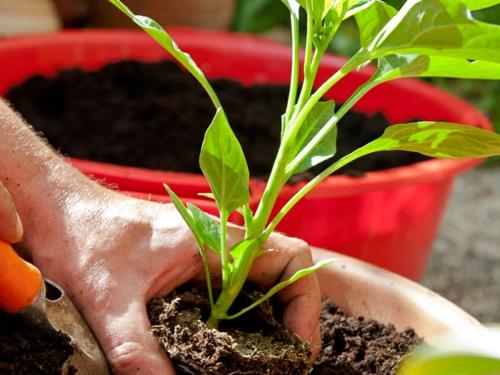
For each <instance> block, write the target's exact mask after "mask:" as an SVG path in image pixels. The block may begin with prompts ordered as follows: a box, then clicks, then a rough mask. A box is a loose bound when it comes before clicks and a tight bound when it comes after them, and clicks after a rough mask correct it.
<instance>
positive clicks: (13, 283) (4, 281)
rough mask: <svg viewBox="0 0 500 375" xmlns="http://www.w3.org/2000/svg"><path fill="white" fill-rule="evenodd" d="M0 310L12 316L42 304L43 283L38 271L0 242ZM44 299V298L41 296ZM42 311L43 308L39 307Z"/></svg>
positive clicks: (4, 243)
mask: <svg viewBox="0 0 500 375" xmlns="http://www.w3.org/2000/svg"><path fill="white" fill-rule="evenodd" d="M0 270H1V273H0V309H1V310H3V311H5V312H8V313H11V314H14V313H19V312H21V311H22V310H23V309H25V308H26V307H28V306H30V305H32V304H37V303H43V298H42V296H41V294H44V292H45V291H44V288H43V286H44V283H43V279H42V275H41V273H40V271H39V270H38V269H37V268H36V267H35V266H33V265H31V264H30V263H28V262H26V261H25V260H23V259H22V258H21V257H19V256H18V255H17V253H16V252H15V251H14V249H13V248H12V247H11V246H10V245H9V244H8V243H6V242H4V241H1V240H0ZM43 297H45V296H43ZM40 308H41V309H42V310H43V307H42V306H40Z"/></svg>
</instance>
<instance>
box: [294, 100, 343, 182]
mask: <svg viewBox="0 0 500 375" xmlns="http://www.w3.org/2000/svg"><path fill="white" fill-rule="evenodd" d="M334 115H335V103H334V102H333V101H327V102H318V103H317V104H316V105H315V106H314V108H313V109H312V110H311V112H309V115H308V116H307V117H306V119H305V120H304V123H303V124H302V125H301V127H300V129H299V130H298V131H297V135H296V136H295V142H294V143H293V146H292V150H291V152H290V158H289V160H290V162H291V161H293V159H294V158H295V157H296V156H297V155H298V154H299V153H300V152H301V151H302V150H303V149H304V147H305V146H306V145H307V144H308V143H309V142H310V141H311V139H313V137H314V136H315V135H316V134H317V133H318V132H319V131H320V129H321V128H323V126H324V125H325V124H326V123H327V122H328V120H330V119H331V118H332V117H333V116H334ZM336 142H337V127H336V126H334V127H333V128H332V130H330V131H329V132H328V134H327V135H326V136H325V137H324V138H323V140H322V141H321V142H320V143H319V144H318V145H317V146H316V147H315V148H314V149H313V150H312V151H311V152H309V153H308V154H307V155H306V156H305V158H304V159H303V160H302V162H301V163H300V164H299V165H298V166H297V167H296V168H295V169H294V171H293V173H301V172H304V171H306V170H308V169H309V168H311V167H313V166H315V165H317V164H319V163H321V162H322V161H325V160H327V159H329V158H331V157H332V156H334V155H335V153H336V151H337V146H336Z"/></svg>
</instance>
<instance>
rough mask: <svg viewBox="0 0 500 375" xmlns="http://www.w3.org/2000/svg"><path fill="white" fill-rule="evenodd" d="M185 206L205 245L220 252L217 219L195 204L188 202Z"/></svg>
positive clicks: (219, 233)
mask: <svg viewBox="0 0 500 375" xmlns="http://www.w3.org/2000/svg"><path fill="white" fill-rule="evenodd" d="M187 206H188V210H189V211H190V212H191V216H192V217H193V220H194V222H195V223H196V226H197V228H198V234H199V235H200V237H201V238H202V239H203V242H204V243H205V245H207V246H208V248H209V249H211V250H213V251H215V252H216V253H219V254H220V252H221V248H220V237H221V231H220V224H219V223H218V222H217V220H215V219H214V218H213V217H211V216H210V215H208V214H207V213H205V212H203V211H202V210H200V209H199V208H198V207H196V206H195V205H193V204H191V203H188V205H187Z"/></svg>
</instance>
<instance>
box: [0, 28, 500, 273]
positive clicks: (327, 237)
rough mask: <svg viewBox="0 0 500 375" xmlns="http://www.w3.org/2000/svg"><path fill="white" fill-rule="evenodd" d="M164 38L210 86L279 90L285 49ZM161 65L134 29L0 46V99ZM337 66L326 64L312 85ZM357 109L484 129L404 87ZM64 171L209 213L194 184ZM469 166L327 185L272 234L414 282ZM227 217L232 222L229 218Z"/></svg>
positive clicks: (185, 179) (418, 168)
mask: <svg viewBox="0 0 500 375" xmlns="http://www.w3.org/2000/svg"><path fill="white" fill-rule="evenodd" d="M171 35H172V36H173V37H174V38H175V40H176V41H177V42H178V44H179V45H180V46H181V47H182V48H183V49H184V50H186V51H188V52H189V53H190V54H191V56H192V57H193V58H194V59H195V60H196V61H197V62H198V64H199V66H200V67H201V68H202V70H203V71H204V72H205V73H206V75H207V76H208V77H210V78H214V77H222V76H223V77H228V78H234V79H237V80H240V81H241V82H243V83H246V84H252V83H269V82H272V83H277V82H280V83H283V82H288V79H289V71H290V50H289V48H288V47H287V46H283V45H277V44H275V43H272V42H268V41H264V40H262V39H259V38H255V37H251V36H242V35H235V34H229V33H219V32H207V31H200V30H196V31H195V30H186V29H174V30H171ZM166 57H167V55H166V52H164V50H163V49H162V48H160V47H159V46H158V45H157V44H156V43H155V42H153V41H152V40H151V39H150V38H149V37H148V36H146V35H145V34H143V33H142V32H133V31H102V30H101V31H81V32H68V33H62V34H55V35H48V36H40V37H33V38H19V39H11V40H4V41H2V42H0V66H1V67H2V72H1V73H0V94H2V93H4V92H5V91H6V90H7V89H8V88H9V87H10V86H12V85H14V84H16V83H19V82H21V81H23V80H24V79H26V78H27V77H29V76H31V75H33V74H45V75H53V74H55V73H56V72H57V71H59V70H61V69H64V68H69V67H75V66H80V67H83V68H85V69H96V68H99V67H101V66H102V65H104V64H106V63H109V62H112V61H118V60H121V59H131V58H133V59H140V60H150V61H151V60H158V59H162V58H166ZM343 61H344V60H343V59H342V58H338V57H333V56H328V57H326V58H325V60H324V62H323V64H322V66H321V69H320V72H319V76H318V78H319V79H318V83H319V82H321V81H324V80H325V79H326V78H327V77H329V76H330V75H331V74H332V73H333V72H334V71H336V70H337V69H338V67H339V66H340V65H341V64H342V62H343ZM372 72H373V69H372V68H370V67H368V68H366V69H364V70H362V71H361V72H355V73H353V74H351V75H349V76H348V77H346V78H345V79H343V80H342V81H341V82H340V83H339V84H338V85H337V86H336V88H335V90H334V91H332V92H330V93H329V94H328V95H329V96H331V98H333V99H335V100H336V101H338V102H342V101H344V100H345V99H346V98H347V97H348V96H349V95H350V94H351V93H352V92H353V90H354V89H355V87H356V86H357V85H359V83H360V82H363V81H365V80H366V79H368V77H369V75H370V73H372ZM356 109H358V110H362V111H364V112H367V113H373V112H376V111H382V112H384V113H385V114H386V116H387V117H388V118H389V119H390V120H392V121H393V122H400V121H406V120H410V119H414V118H420V119H425V120H448V121H454V122H459V123H465V124H472V125H475V126H480V127H482V128H485V129H491V128H492V127H491V124H490V122H489V121H488V119H487V118H486V117H484V116H483V115H482V114H481V113H480V112H479V111H477V110H476V109H474V108H473V107H471V106H469V105H468V104H466V103H464V102H463V101H461V100H459V99H457V98H455V97H453V96H451V95H449V94H446V93H444V92H442V91H440V90H438V89H436V88H434V87H432V86H430V85H428V84H425V83H423V82H419V81H415V80H409V79H406V80H399V81H394V82H390V83H387V84H384V85H383V86H380V87H378V88H376V89H374V90H373V91H372V92H371V93H369V94H368V95H367V96H366V97H364V98H363V99H362V100H361V101H360V102H359V103H358V105H357V106H356ZM207 125H208V124H207ZM72 163H73V164H74V165H75V166H77V167H78V168H80V169H81V170H82V171H84V172H85V173H87V174H89V175H91V176H93V177H95V178H97V179H100V180H105V182H106V183H108V184H113V185H116V186H117V187H118V188H119V189H121V190H124V191H128V192H133V193H132V194H134V195H136V196H141V197H145V198H147V199H154V200H160V201H166V197H165V195H164V191H163V187H162V183H163V182H167V183H169V184H170V185H171V186H172V188H173V189H174V190H175V191H176V192H177V193H178V194H180V195H181V196H182V197H183V198H185V199H186V200H191V201H193V202H195V203H197V204H199V205H201V206H202V208H203V209H205V210H207V211H208V212H210V213H215V212H216V211H215V205H214V204H213V203H212V202H210V201H208V200H203V199H200V198H199V197H198V196H197V194H198V193H200V192H207V191H208V185H207V183H206V181H204V179H203V177H202V176H196V175H190V174H182V173H172V172H159V171H150V170H145V169H140V168H128V167H123V166H116V165H110V164H103V163H96V162H88V161H84V160H75V159H74V160H72ZM478 163H479V161H477V160H431V161H425V162H421V163H418V164H415V165H412V166H407V167H401V168H394V169H391V170H386V171H380V172H373V173H368V174H366V175H365V176H364V177H362V178H353V177H346V176H333V177H329V178H328V179H327V180H326V181H325V182H324V183H322V184H321V185H320V186H318V187H317V188H316V189H315V190H314V191H312V192H311V193H310V194H309V195H308V196H307V197H306V198H305V199H304V200H302V201H301V202H300V203H299V204H298V205H297V206H296V207H295V208H294V209H293V210H292V211H291V212H290V214H289V216H288V217H287V218H286V219H285V220H284V221H283V222H282V224H281V225H280V226H279V230H281V231H283V232H285V233H287V234H289V235H293V236H297V237H300V238H303V239H305V240H306V241H308V242H309V243H311V244H312V245H315V246H320V247H324V248H330V249H334V250H336V251H339V252H343V253H346V254H348V255H351V256H355V257H357V258H359V259H362V260H365V261H368V262H371V263H373V264H376V265H378V266H381V267H384V268H387V269H390V270H392V271H395V272H397V273H400V274H402V275H404V276H407V277H409V278H412V279H418V278H419V277H420V276H421V275H422V273H423V271H424V269H425V265H426V262H427V259H428V257H429V254H430V250H431V247H432V242H433V240H434V238H435V236H436V233H437V229H438V226H439V222H440V219H441V215H442V212H443V208H444V207H445V204H446V201H447V199H448V196H449V193H450V190H451V187H452V183H453V179H454V177H455V176H456V175H457V174H458V173H460V172H463V171H465V170H467V169H469V168H472V167H473V166H475V165H477V164H478ZM251 188H252V207H255V206H256V204H257V203H258V200H259V198H260V194H261V192H262V189H263V184H262V183H261V182H259V181H252V187H251ZM299 188H300V185H294V186H288V187H286V188H285V189H284V191H283V192H282V194H281V195H280V197H279V202H278V205H282V204H284V203H285V202H286V200H287V199H288V198H289V197H290V196H291V195H292V194H293V193H294V192H295V191H296V190H298V189H299ZM233 219H234V220H235V221H236V222H239V220H240V219H239V218H238V217H237V216H235V217H234V218H233Z"/></svg>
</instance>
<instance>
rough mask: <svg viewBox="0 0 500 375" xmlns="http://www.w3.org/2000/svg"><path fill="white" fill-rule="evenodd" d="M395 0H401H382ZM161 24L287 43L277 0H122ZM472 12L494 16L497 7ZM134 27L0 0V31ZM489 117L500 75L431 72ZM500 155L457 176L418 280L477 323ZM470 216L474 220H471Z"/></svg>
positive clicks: (348, 39) (105, 16)
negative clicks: (430, 254)
mask: <svg viewBox="0 0 500 375" xmlns="http://www.w3.org/2000/svg"><path fill="white" fill-rule="evenodd" d="M386 2H387V3H390V4H391V5H393V6H395V7H400V6H401V5H402V4H403V3H404V0H386ZM126 3H127V4H128V5H129V6H130V7H131V8H132V9H133V10H134V11H135V12H136V13H140V14H144V15H149V16H153V17H154V18H155V19H156V20H157V21H159V22H160V23H161V24H162V25H164V26H169V25H176V26H187V27H199V28H210V29H225V30H233V31H238V32H245V33H256V34H260V35H262V36H263V37H265V38H271V39H274V40H276V41H279V42H283V43H287V42H288V40H289V34H288V13H287V9H286V8H285V7H284V6H283V5H282V3H281V1H279V0H183V1H176V0H127V1H126ZM475 16H476V17H477V18H478V19H480V20H483V21H486V22H490V23H497V24H499V23H500V6H495V7H492V8H489V9H487V10H484V11H481V12H477V13H476V14H475ZM81 27H135V26H134V25H133V24H131V23H130V22H129V21H128V20H127V19H126V17H123V16H122V15H121V14H119V13H118V12H117V11H116V10H115V9H114V8H112V7H111V5H109V4H108V2H107V1H106V0H20V1H12V0H0V37H2V38H8V37H10V36H13V35H19V34H29V33H38V32H54V31H58V30H61V29H63V28H81ZM358 47H359V44H358V33H357V28H356V25H355V24H354V22H346V23H344V25H343V26H342V28H341V29H340V30H339V32H338V34H337V36H336V37H335V39H334V40H333V42H332V44H331V46H330V51H331V53H334V54H340V55H350V54H352V53H353V52H355V51H357V49H358ZM432 83H434V84H436V85H438V86H440V87H442V88H443V89H445V90H447V91H450V92H452V93H453V94H455V95H457V96H460V97H462V98H464V99H465V100H466V101H467V102H469V103H471V104H473V105H475V106H477V107H478V108H479V109H480V110H482V111H483V112H484V113H486V114H487V115H488V116H489V117H490V118H491V119H492V122H493V124H494V126H495V128H496V130H497V132H500V81H492V82H490V81H474V80H468V81H464V80H462V81H458V80H452V79H432ZM499 168H500V158H492V159H490V160H488V161H487V162H486V163H485V164H484V165H483V167H481V168H480V169H478V170H476V171H473V172H470V173H468V174H466V175H464V176H462V177H460V178H459V179H458V181H457V183H456V186H455V191H454V194H453V198H452V200H451V202H450V206H449V207H448V210H447V213H446V216H445V218H444V221H443V223H442V225H441V230H440V235H439V238H438V240H437V241H436V244H435V246H434V252H433V257H432V260H431V263H430V265H429V267H428V270H427V272H426V274H425V276H424V278H423V280H422V283H423V284H424V285H426V286H428V287H430V288H431V289H433V290H435V291H437V292H438V293H440V294H442V295H444V296H445V297H447V298H449V299H450V300H452V301H453V302H455V303H457V304H459V305H460V306H462V307H463V308H464V309H465V310H467V311H469V312H470V313H471V314H473V315H474V316H476V317H477V318H478V319H480V320H481V321H483V322H500V309H499V308H498V306H500V251H499V250H500V169H499ZM471 223H472V224H473V225H471Z"/></svg>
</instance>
